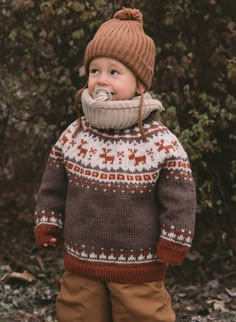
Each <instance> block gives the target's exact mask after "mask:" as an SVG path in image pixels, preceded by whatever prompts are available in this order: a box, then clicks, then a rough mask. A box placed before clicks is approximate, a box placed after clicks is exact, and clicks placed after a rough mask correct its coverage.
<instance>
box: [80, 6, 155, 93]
mask: <svg viewBox="0 0 236 322" xmlns="http://www.w3.org/2000/svg"><path fill="white" fill-rule="evenodd" d="M102 56H103V57H109V58H113V59H116V60H118V61H120V62H121V63H123V64H124V65H126V66H127V67H128V68H129V69H130V70H131V71H132V72H133V73H134V74H135V75H136V76H137V78H138V79H139V80H140V81H141V82H142V84H143V85H144V87H145V89H146V90H148V89H149V88H150V86H151V84H152V78H153V73H154V63H155V44H154V42H153V40H152V39H151V38H150V37H149V36H147V35H146V34H145V32H144V30H143V17H142V13H141V12H140V11H139V10H138V9H130V8H123V9H121V10H119V11H117V12H116V13H115V14H114V16H113V18H112V19H110V20H108V21H106V22H104V23H103V24H102V25H101V26H100V27H99V29H98V31H97V32H96V34H95V36H94V38H93V39H92V40H91V41H90V42H89V43H88V45H87V48H86V51H85V55H84V64H85V70H86V73H87V75H88V70H89V64H90V62H91V60H92V59H94V58H96V57H102Z"/></svg>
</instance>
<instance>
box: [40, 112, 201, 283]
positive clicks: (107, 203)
mask: <svg viewBox="0 0 236 322" xmlns="http://www.w3.org/2000/svg"><path fill="white" fill-rule="evenodd" d="M76 125H77V122H76V121H75V122H73V123H72V124H71V125H70V126H69V127H68V128H67V129H66V130H65V131H64V132H63V133H62V135H61V136H60V138H59V140H58V141H57V142H56V144H55V145H54V146H53V148H52V149H51V152H50V156H49V159H48V162H47V166H46V169H45V172H44V175H43V179H42V183H41V187H40V190H39V195H38V201H37V207H36V212H35V220H36V226H35V236H36V241H37V244H38V245H42V244H43V243H47V242H48V241H49V239H50V238H51V237H54V236H57V235H58V233H59V231H60V230H62V229H63V230H64V246H65V247H64V264H65V268H66V269H67V270H69V271H72V272H76V273H78V274H81V275H83V276H87V277H90V278H98V279H101V280H106V281H113V282H131V283H137V282H145V281H153V280H163V279H164V276H165V274H166V269H167V267H168V265H169V264H180V263H181V262H182V260H183V259H184V257H185V255H186V253H187V251H188V249H189V248H190V246H191V242H192V238H193V230H194V222H195V219H194V218H195V187H194V182H193V178H192V173H191V169H190V165H189V161H188V157H187V155H186V153H185V151H184V149H183V147H182V146H181V144H180V143H179V141H178V139H177V138H176V137H175V135H174V134H172V133H171V132H170V131H169V130H168V129H167V128H166V127H165V126H164V125H163V124H162V123H161V122H157V121H153V120H151V119H150V118H147V119H146V120H145V121H144V122H143V127H144V130H145V133H146V134H147V138H148V140H147V142H144V141H143V140H142V138H141V136H140V133H139V128H138V127H137V126H136V125H134V126H132V127H130V128H128V129H125V130H99V129H96V128H94V127H92V126H91V125H90V124H89V123H88V122H87V121H86V120H85V118H82V128H81V130H80V131H79V133H78V134H77V136H76V137H75V138H73V137H72V134H73V132H74V130H75V127H76Z"/></svg>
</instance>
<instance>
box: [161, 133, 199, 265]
mask: <svg viewBox="0 0 236 322" xmlns="http://www.w3.org/2000/svg"><path fill="white" fill-rule="evenodd" d="M166 151H167V150H166ZM166 151H165V152H166ZM157 198H158V205H159V207H158V208H159V212H160V217H159V220H160V238H159V241H158V244H157V256H158V258H159V259H160V260H161V261H164V262H167V263H169V264H178V265H179V264H181V263H182V261H183V259H184V257H185V255H186V254H187V252H188V250H189V249H190V247H191V244H192V239H193V232H194V225H195V213H196V192H195V184H194V181H193V177H192V172H191V169H190V164H189V160H188V157H187V154H186V152H185V151H184V149H183V147H182V146H181V144H180V143H179V141H178V140H177V139H176V137H174V139H173V138H172V140H171V143H170V144H169V151H168V153H166V158H165V161H164V162H163V164H162V168H161V170H160V174H159V179H158V183H157Z"/></svg>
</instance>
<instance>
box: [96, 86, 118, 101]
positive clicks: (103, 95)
mask: <svg viewBox="0 0 236 322" xmlns="http://www.w3.org/2000/svg"><path fill="white" fill-rule="evenodd" d="M113 94H114V93H111V92H110V91H109V90H108V89H106V88H103V87H97V88H95V90H94V92H93V98H94V100H95V101H96V102H104V101H112V95H113Z"/></svg>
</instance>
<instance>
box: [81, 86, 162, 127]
mask: <svg viewBox="0 0 236 322" xmlns="http://www.w3.org/2000/svg"><path fill="white" fill-rule="evenodd" d="M81 100H82V108H83V112H84V115H85V118H86V120H87V121H88V122H89V123H90V124H91V125H92V126H94V127H96V128H98V129H114V130H123V129H126V128H129V127H131V126H132V125H135V124H137V123H138V112H139V103H140V102H139V100H140V96H135V97H134V98H132V99H131V100H123V101H112V100H109V97H108V98H107V97H105V98H101V96H99V98H96V97H95V98H93V97H92V96H91V95H90V94H89V91H88V89H85V90H84V91H83V93H82V96H81ZM162 110H163V106H162V104H161V102H160V101H159V100H157V99H153V98H152V97H151V95H150V94H149V93H145V94H144V101H143V113H142V119H143V120H144V119H146V118H147V117H148V116H149V115H150V114H151V113H152V112H153V111H162Z"/></svg>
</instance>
